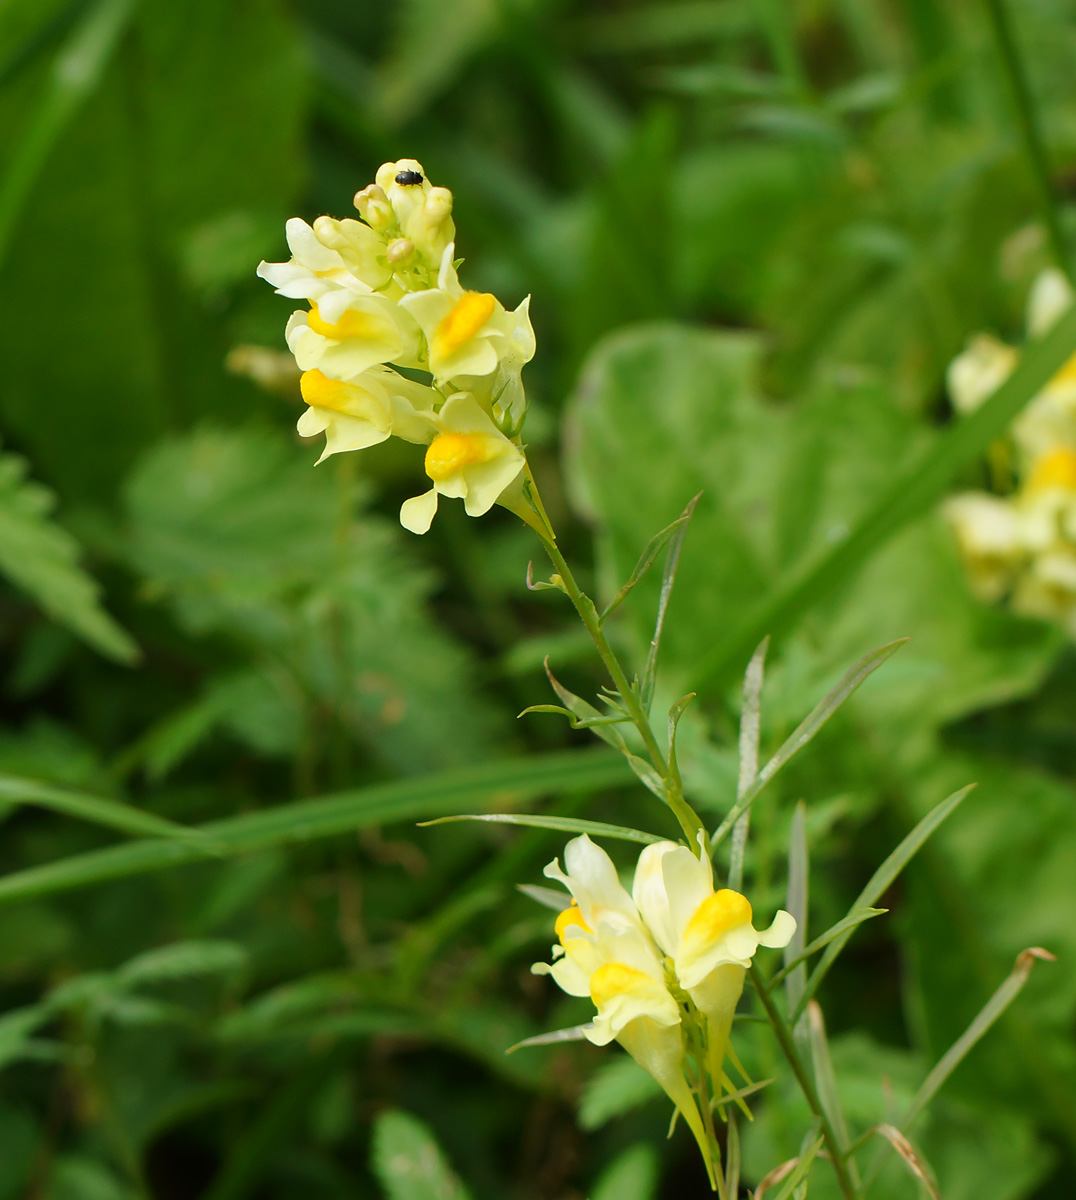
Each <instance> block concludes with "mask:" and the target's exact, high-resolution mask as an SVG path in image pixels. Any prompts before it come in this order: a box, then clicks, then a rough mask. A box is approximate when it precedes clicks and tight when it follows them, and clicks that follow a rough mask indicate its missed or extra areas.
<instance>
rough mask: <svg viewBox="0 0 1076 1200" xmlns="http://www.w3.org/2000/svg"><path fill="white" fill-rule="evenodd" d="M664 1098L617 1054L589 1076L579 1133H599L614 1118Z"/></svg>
mask: <svg viewBox="0 0 1076 1200" xmlns="http://www.w3.org/2000/svg"><path fill="white" fill-rule="evenodd" d="M661 1095H663V1093H662V1090H661V1087H660V1085H659V1084H658V1083H657V1082H656V1081H655V1080H654V1078H653V1076H651V1075H648V1074H647V1073H646V1071H644V1070H643V1069H642V1067H640V1066H639V1065H638V1063H636V1062H635V1060H634V1059H632V1058H629V1057H628V1056H627V1055H622V1054H618V1055H617V1056H616V1057H615V1058H611V1059H610V1060H609V1062H607V1063H604V1064H603V1065H602V1066H601V1067H599V1068H598V1070H597V1071H595V1072H594V1074H593V1075H592V1076H591V1078H590V1080H589V1082H588V1083H587V1086H586V1088H585V1090H584V1092H583V1095H582V1098H581V1099H580V1101H579V1125H580V1128H582V1129H587V1130H592V1129H601V1127H602V1126H603V1125H607V1124H608V1123H609V1122H610V1121H611V1120H612V1119H613V1118H614V1117H619V1116H622V1115H623V1114H624V1113H626V1112H629V1111H630V1110H631V1109H633V1108H637V1107H638V1106H639V1105H640V1104H645V1103H647V1101H649V1100H654V1099H655V1098H657V1097H659V1096H661Z"/></svg>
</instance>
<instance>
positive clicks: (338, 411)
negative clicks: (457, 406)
mask: <svg viewBox="0 0 1076 1200" xmlns="http://www.w3.org/2000/svg"><path fill="white" fill-rule="evenodd" d="M299 387H300V389H301V391H302V394H303V399H304V400H305V401H306V403H307V404H308V405H309V406H310V407H309V408H308V409H307V410H306V412H304V413H303V415H302V416H301V417H300V418H299V421H298V424H297V425H296V429H298V431H299V433H300V434H301V435H302V436H303V437H314V436H315V435H316V434H319V433H324V434H325V450H324V452H323V453H322V455H321V458H319V459H318V462H323V461H324V460H325V459H326V458H328V457H329V455H331V454H339V453H341V451H346V450H364V449H366V447H367V446H376V445H377V443H378V442H383V441H385V440H386V439H387V438H389V437H390V436H393V435H395V436H396V437H400V438H403V439H404V441H407V442H419V443H424V442H428V441H429V440H430V438H431V437H432V436H433V435H434V434H435V433H436V432H437V417H436V416H435V414H434V412H433V401H434V397H435V393H434V392H433V390H432V389H431V388H428V387H425V386H424V385H423V384H421V383H413V382H412V381H411V380H410V379H404V377H403V376H402V375H399V374H397V372H396V371H393V370H391V369H390V368H389V367H380V366H376V367H371V368H370V369H369V370H368V371H364V372H363V373H362V374H361V375H356V376H355V377H354V378H353V379H330V378H329V376H327V375H324V374H322V372H321V371H318V370H313V371H305V372H304V373H303V375H302V377H301V378H300V380H299Z"/></svg>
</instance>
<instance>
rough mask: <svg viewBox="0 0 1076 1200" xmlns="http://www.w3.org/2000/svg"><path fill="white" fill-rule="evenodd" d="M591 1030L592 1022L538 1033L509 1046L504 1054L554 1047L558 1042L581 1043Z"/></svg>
mask: <svg viewBox="0 0 1076 1200" xmlns="http://www.w3.org/2000/svg"><path fill="white" fill-rule="evenodd" d="M593 1028H594V1024H593V1022H591V1021H588V1022H587V1023H586V1024H585V1025H572V1026H570V1027H569V1028H568V1029H553V1030H551V1031H550V1032H549V1033H538V1034H535V1036H534V1037H529V1038H524V1039H523V1041H521V1042H516V1044H515V1045H514V1046H509V1047H508V1049H507V1050H506V1051H505V1054H514V1053H515V1052H516V1051H517V1050H524V1049H526V1048H527V1047H529V1046H555V1045H557V1044H558V1043H560V1042H582V1041H585V1040H586V1036H587V1030H588V1029H593Z"/></svg>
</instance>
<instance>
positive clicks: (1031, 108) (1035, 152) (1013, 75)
mask: <svg viewBox="0 0 1076 1200" xmlns="http://www.w3.org/2000/svg"><path fill="white" fill-rule="evenodd" d="M985 3H986V11H987V13H988V14H989V17H990V28H991V30H992V31H993V34H994V42H995V44H996V45H997V50H998V55H999V57H1000V58H1001V62H1002V66H1003V67H1004V69H1005V74H1006V76H1007V78H1008V81H1009V88H1010V90H1011V92H1012V94H1013V100H1014V102H1015V105H1016V117H1017V121H1018V122H1019V125H1020V134H1021V136H1022V138H1023V142H1024V152H1025V154H1026V155H1027V160H1028V164H1029V165H1030V167H1031V174H1032V176H1033V178H1034V180H1035V187H1036V190H1037V192H1038V199H1039V209H1040V211H1041V214H1042V220H1043V224H1044V225H1045V226H1046V236H1047V238H1048V239H1049V242H1050V249H1051V251H1052V252H1053V256H1054V258H1055V259H1056V260H1057V265H1058V266H1059V267H1060V268H1061V269H1062V271H1064V272H1065V274H1066V275H1067V276H1068V278H1069V279H1070V280H1071V281H1072V282H1076V276H1074V274H1073V262H1072V256H1071V254H1070V253H1069V248H1068V245H1067V243H1066V239H1065V233H1064V230H1063V229H1062V228H1061V221H1060V219H1059V217H1058V212H1057V197H1056V195H1055V194H1054V187H1053V182H1052V180H1051V177H1050V164H1049V161H1048V159H1047V157H1046V147H1045V145H1044V143H1043V139H1042V130H1041V128H1040V127H1039V120H1038V114H1037V113H1036V111H1035V101H1034V99H1033V98H1032V95H1031V88H1030V86H1029V84H1028V81H1027V72H1026V71H1025V70H1024V64H1023V63H1022V62H1021V60H1020V51H1019V49H1018V48H1017V45H1016V39H1015V37H1014V36H1013V31H1012V24H1011V22H1010V20H1009V13H1008V10H1007V9H1006V7H1005V0H985Z"/></svg>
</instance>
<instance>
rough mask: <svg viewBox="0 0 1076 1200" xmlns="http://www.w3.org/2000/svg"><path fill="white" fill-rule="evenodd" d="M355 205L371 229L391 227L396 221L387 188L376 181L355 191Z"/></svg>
mask: <svg viewBox="0 0 1076 1200" xmlns="http://www.w3.org/2000/svg"><path fill="white" fill-rule="evenodd" d="M355 207H356V208H357V209H358V210H359V215H360V216H361V217H362V219H363V220H364V221H365V222H366V224H367V225H369V226H370V228H371V229H377V230H384V229H389V228H391V227H392V226H393V225H394V224H395V223H396V215H395V213H393V211H392V206H391V205H390V204H389V199H388V196H386V195H385V189H384V188H382V187H379V186H378V185H377V184H376V183H371V184H370V185H369V186H367V187H364V188H363V189H362V191H361V192H356V193H355Z"/></svg>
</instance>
